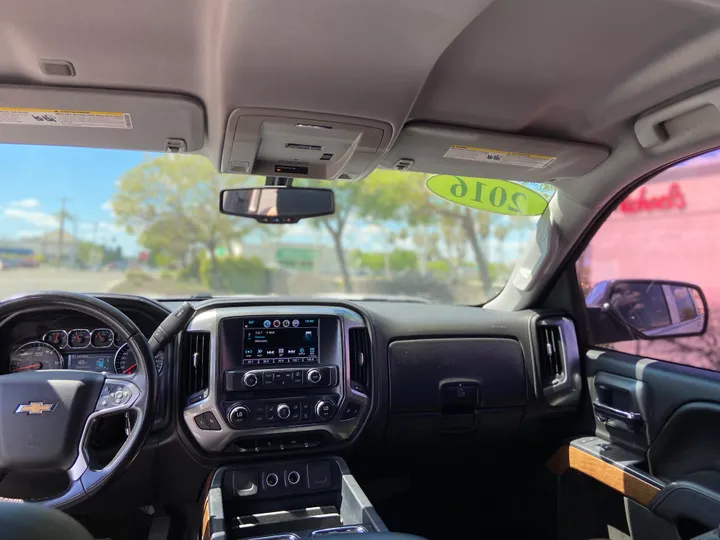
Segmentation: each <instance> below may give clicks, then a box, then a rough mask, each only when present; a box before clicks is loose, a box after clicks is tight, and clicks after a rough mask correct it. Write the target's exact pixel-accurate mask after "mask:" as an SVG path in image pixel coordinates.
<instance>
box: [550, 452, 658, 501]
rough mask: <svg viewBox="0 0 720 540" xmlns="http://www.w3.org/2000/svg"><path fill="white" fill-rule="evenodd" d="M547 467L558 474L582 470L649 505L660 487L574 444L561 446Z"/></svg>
mask: <svg viewBox="0 0 720 540" xmlns="http://www.w3.org/2000/svg"><path fill="white" fill-rule="evenodd" d="M546 467H547V468H548V469H549V470H550V471H552V472H553V473H555V474H556V475H558V476H560V475H562V474H563V473H564V472H565V471H567V469H573V470H575V471H578V472H581V473H583V474H585V475H587V476H589V477H591V478H594V479H595V480H597V481H598V482H601V483H603V484H605V485H606V486H608V487H610V488H612V489H614V490H615V491H618V492H620V493H622V494H623V495H624V496H625V497H628V498H630V499H633V500H634V501H636V502H638V503H640V504H642V505H643V506H647V505H648V504H649V503H650V501H651V500H652V499H653V497H655V495H657V494H658V492H659V491H660V489H659V488H657V487H655V486H653V485H652V484H648V483H647V482H645V481H644V480H641V479H640V478H638V477H636V476H634V475H632V474H630V473H628V472H627V471H625V470H623V469H621V468H620V467H617V466H615V465H612V464H610V463H608V462H606V461H603V460H602V459H600V458H598V457H595V456H593V455H591V454H588V453H587V452H583V451H582V450H580V449H578V448H575V447H574V446H564V447H562V448H560V449H559V450H558V451H557V452H555V454H553V456H552V457H551V458H550V459H549V460H548V462H547V464H546Z"/></svg>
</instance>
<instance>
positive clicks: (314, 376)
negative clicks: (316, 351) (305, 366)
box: [307, 368, 322, 384]
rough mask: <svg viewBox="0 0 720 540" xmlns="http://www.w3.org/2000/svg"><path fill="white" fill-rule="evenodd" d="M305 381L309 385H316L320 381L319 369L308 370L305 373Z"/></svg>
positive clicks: (320, 373)
mask: <svg viewBox="0 0 720 540" xmlns="http://www.w3.org/2000/svg"><path fill="white" fill-rule="evenodd" d="M307 380H308V382H309V383H310V384H317V383H319V382H320V381H321V380H322V372H321V371H320V370H319V369H315V368H313V369H309V370H308V372H307Z"/></svg>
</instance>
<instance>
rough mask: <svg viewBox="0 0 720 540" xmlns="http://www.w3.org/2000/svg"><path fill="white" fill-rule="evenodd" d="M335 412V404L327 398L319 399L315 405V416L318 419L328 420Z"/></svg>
mask: <svg viewBox="0 0 720 540" xmlns="http://www.w3.org/2000/svg"><path fill="white" fill-rule="evenodd" d="M334 414H335V404H334V403H333V402H332V401H329V400H327V399H321V400H320V401H318V402H317V404H316V405H315V416H317V417H318V418H319V419H320V420H330V419H331V418H332V417H333V415H334Z"/></svg>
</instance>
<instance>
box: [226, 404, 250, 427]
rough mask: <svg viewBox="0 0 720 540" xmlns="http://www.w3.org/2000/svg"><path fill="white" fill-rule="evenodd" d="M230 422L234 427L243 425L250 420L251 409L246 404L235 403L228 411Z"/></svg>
mask: <svg viewBox="0 0 720 540" xmlns="http://www.w3.org/2000/svg"><path fill="white" fill-rule="evenodd" d="M227 419H228V423H229V424H230V425H231V426H233V427H241V426H244V425H246V424H248V423H249V422H250V409H248V408H247V407H246V406H245V405H233V406H232V407H230V409H229V410H228V413H227Z"/></svg>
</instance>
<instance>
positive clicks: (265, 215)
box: [220, 187, 335, 223]
mask: <svg viewBox="0 0 720 540" xmlns="http://www.w3.org/2000/svg"><path fill="white" fill-rule="evenodd" d="M220 212H222V213H223V214H229V215H231V216H241V217H249V218H253V219H256V220H257V221H259V222H260V223H297V222H298V220H301V219H303V218H309V217H318V216H327V215H330V214H334V213H335V196H334V194H333V191H332V190H331V189H322V188H295V187H261V188H243V189H226V190H223V191H221V192H220Z"/></svg>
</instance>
